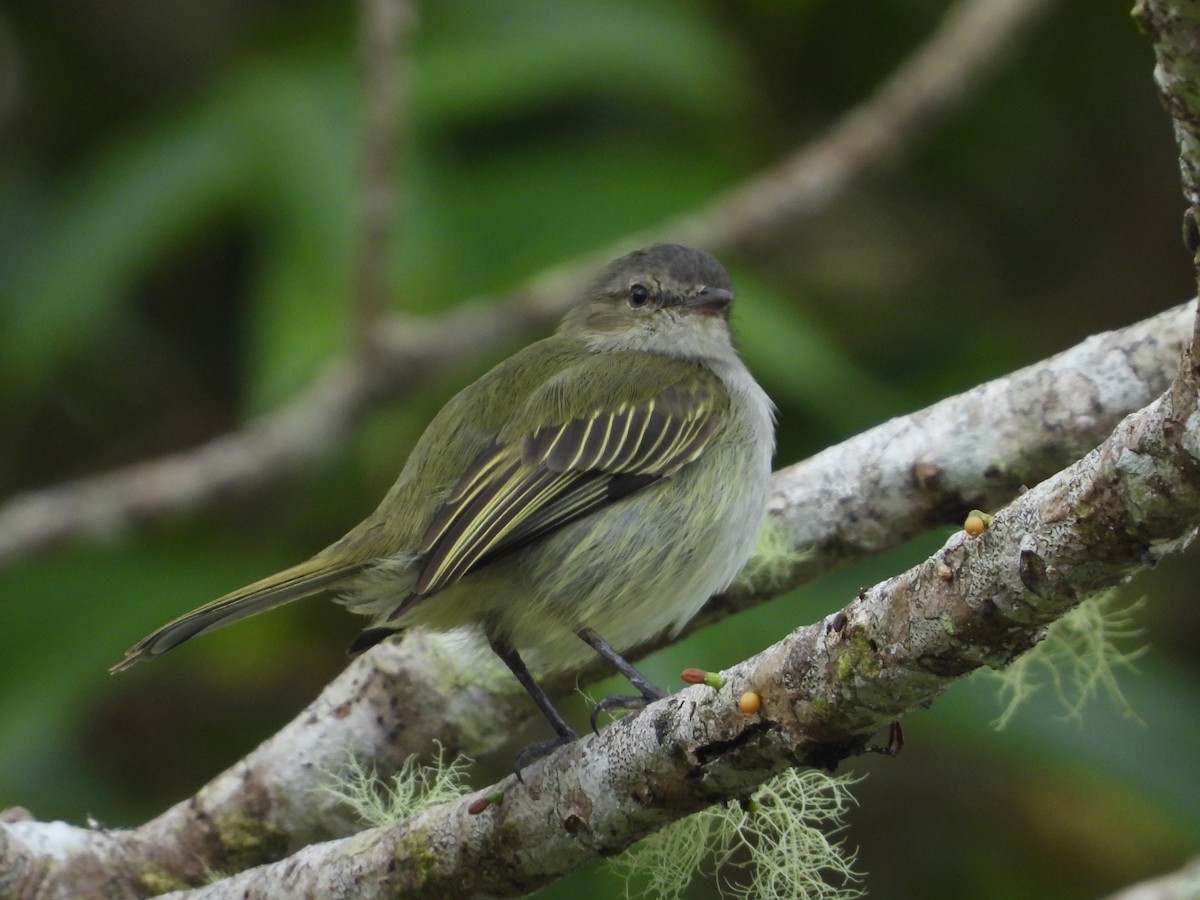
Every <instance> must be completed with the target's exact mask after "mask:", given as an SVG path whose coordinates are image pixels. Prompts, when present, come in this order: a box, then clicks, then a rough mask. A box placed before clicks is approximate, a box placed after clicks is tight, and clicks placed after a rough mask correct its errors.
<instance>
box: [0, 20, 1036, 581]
mask: <svg viewBox="0 0 1200 900" xmlns="http://www.w3.org/2000/svg"><path fill="white" fill-rule="evenodd" d="M379 2H381V3H383V4H384V5H387V4H386V2H385V0H379ZM1048 6H1049V0H963V2H961V3H959V4H958V5H956V6H954V7H952V9H951V11H950V12H949V13H948V14H947V16H946V18H945V19H944V21H943V22H942V23H941V25H940V26H939V27H938V29H937V30H936V31H935V32H934V34H933V35H932V36H931V37H930V38H929V39H928V40H927V41H926V42H925V43H924V44H923V45H922V46H921V47H919V48H918V49H917V50H916V51H914V53H913V54H912V55H911V56H910V57H909V58H908V59H907V60H906V61H905V62H904V63H903V64H902V65H901V66H900V67H899V68H898V69H897V70H896V71H895V72H894V73H893V74H892V76H891V77H890V78H889V79H888V80H887V81H885V82H884V83H883V84H882V85H881V86H880V87H879V89H878V90H877V91H876V92H875V94H874V95H873V96H872V97H871V98H870V99H868V100H867V101H866V102H864V103H863V104H862V105H861V106H859V107H857V108H855V109H853V110H851V111H850V112H848V113H847V114H846V115H845V116H843V117H842V118H841V119H840V120H839V122H838V123H836V124H835V125H834V126H833V127H832V128H831V129H830V131H829V132H828V133H827V134H826V135H825V136H823V137H822V138H819V139H818V140H816V141H814V142H813V143H812V144H810V145H808V146H807V147H804V148H801V149H800V150H799V151H798V152H797V153H795V154H793V155H792V156H791V157H788V158H787V159H785V160H783V161H782V162H781V163H779V164H778V165H776V166H775V167H773V168H771V169H769V170H767V171H766V172H763V173H761V174H759V175H758V176H756V177H754V178H752V179H750V180H748V181H747V182H746V183H745V184H743V185H742V186H741V187H739V188H736V189H734V190H733V191H731V192H730V193H729V194H727V195H725V196H724V197H723V198H719V199H718V200H716V201H715V202H714V203H712V204H710V205H709V206H707V207H705V208H704V209H702V210H700V211H698V212H695V213H693V214H690V215H688V216H684V217H682V218H680V219H678V220H676V221H674V222H669V223H667V224H666V225H664V226H661V227H659V228H656V229H653V230H651V231H647V232H645V233H642V234H640V235H637V236H633V237H629V238H627V239H625V240H623V241H621V242H620V243H619V244H617V245H615V246H613V247H609V248H606V249H604V250H602V251H598V252H597V253H594V254H591V255H589V256H587V257H586V258H583V259H580V260H577V261H575V262H573V263H571V264H569V265H564V266H561V267H559V268H556V269H553V270H551V271H549V272H546V273H543V274H541V275H539V276H537V277H535V278H534V279H532V280H530V281H528V282H526V283H525V284H523V285H521V286H519V287H517V288H516V289H514V290H513V291H511V292H509V293H508V294H505V295H503V296H501V297H498V298H494V299H487V298H477V299H476V300H474V301H471V302H468V303H466V304H464V305H463V306H462V307H461V308H459V309H457V310H454V311H452V312H449V313H447V314H444V315H441V316H436V317H424V318H413V317H406V316H391V317H386V318H383V319H381V320H377V319H375V316H374V313H367V312H362V311H360V312H361V319H360V323H361V322H365V321H366V320H367V319H371V320H372V321H376V322H377V324H376V326H375V328H374V331H373V333H372V340H373V341H374V344H373V348H372V350H371V351H370V352H368V353H365V354H357V355H355V357H354V358H352V359H351V358H344V359H339V360H337V361H335V362H334V363H333V364H332V366H331V367H330V371H329V372H327V373H326V374H325V375H323V376H322V377H321V378H319V379H318V380H317V381H316V382H315V383H314V384H313V385H312V386H311V387H310V388H309V389H308V390H306V391H305V392H303V393H302V394H301V395H300V396H299V397H297V398H296V399H295V400H294V401H292V402H291V403H290V404H289V405H288V406H287V407H285V408H284V409H283V410H281V411H279V412H276V413H273V414H270V415H268V416H265V417H264V418H262V419H260V420H258V421H256V422H253V423H251V424H250V425H248V426H247V427H246V428H244V429H243V430H240V431H237V432H234V433H231V434H228V435H224V436H222V437H220V438H217V439H215V440H213V441H211V442H209V443H208V444H205V445H204V446H202V447H199V448H195V449H192V450H188V451H184V452H180V453H176V454H172V455H170V456H167V457H164V458H162V459H158V460H154V461H150V462H144V463H138V464H135V465H133V466H129V467H127V468H124V469H120V470H117V471H114V472H110V473H107V474H103V475H98V476H94V477H91V478H84V479H80V480H78V481H74V482H69V483H66V484H63V485H59V486H56V487H53V488H50V489H47V490H42V491H36V492H31V493H28V494H25V495H17V496H15V497H12V498H10V499H9V500H8V501H7V502H5V503H4V504H3V506H0V566H2V565H4V564H5V563H11V562H13V561H14V560H16V559H19V558H21V557H22V556H25V555H28V554H30V553H33V552H37V551H44V550H48V549H50V548H53V547H56V546H60V545H62V544H64V543H67V542H69V541H74V540H80V539H85V538H87V539H92V540H97V539H99V540H104V539H110V538H111V537H113V535H115V534H120V533H122V532H125V531H128V530H130V529H133V528H137V527H142V526H145V525H146V524H149V523H151V522H153V521H155V520H157V519H161V518H163V517H166V516H169V515H176V514H178V513H180V512H184V511H188V512H191V511H195V510H198V509H200V508H202V507H203V506H205V505H207V504H210V503H213V502H215V501H216V500H218V499H221V498H224V497H226V496H228V495H230V494H232V493H235V492H240V491H246V490H250V489H253V488H256V487H259V486H262V485H264V484H267V483H269V482H271V481H273V480H276V479H280V478H284V477H288V476H290V475H291V474H293V473H295V472H297V471H300V470H302V469H304V468H305V467H307V466H310V465H312V463H313V462H314V461H316V460H318V459H321V458H322V457H324V456H325V455H326V454H327V453H329V452H330V451H331V450H332V449H333V448H335V447H337V446H339V445H341V444H342V443H344V442H345V441H346V440H348V439H349V437H350V436H351V434H352V433H353V432H354V429H355V428H356V427H357V424H358V422H359V420H360V419H361V416H362V414H363V412H364V410H365V409H366V407H367V405H368V404H369V403H375V402H380V401H383V400H385V399H387V398H389V397H392V396H397V395H400V394H401V393H404V392H406V391H411V390H413V389H415V388H417V387H419V385H420V384H421V383H423V382H426V381H427V380H432V379H436V378H438V377H440V376H442V375H444V374H445V373H446V372H448V371H453V370H454V369H455V368H457V367H458V366H460V365H461V364H462V363H463V361H464V360H467V359H470V358H473V357H474V356H476V355H478V354H479V353H480V352H481V351H482V350H483V349H486V348H488V347H494V346H496V345H497V344H499V343H501V342H503V341H512V340H517V339H522V338H527V337H528V336H529V335H530V334H532V333H534V332H536V331H538V330H539V329H543V328H546V327H548V326H549V325H550V324H551V323H552V322H554V321H555V320H557V318H558V317H559V316H561V314H562V312H563V310H564V309H565V307H566V306H567V305H568V304H569V303H570V302H571V300H572V298H574V297H575V296H576V295H577V293H578V291H579V290H580V288H581V285H582V284H583V283H584V282H585V281H586V279H587V278H589V277H590V276H591V275H592V274H593V272H594V271H595V269H596V268H597V267H598V266H599V265H601V264H603V263H605V262H607V261H608V260H609V259H611V258H613V257H614V256H617V255H620V254H621V253H624V252H626V251H627V250H629V249H631V248H632V247H634V246H637V245H640V244H643V243H649V242H651V241H654V240H664V239H670V240H677V241H683V242H686V243H693V244H698V245H700V246H703V247H706V248H708V249H709V250H711V251H712V252H714V253H716V254H718V255H724V254H726V253H729V254H731V255H733V256H734V257H736V256H737V255H738V254H739V253H744V252H745V251H746V250H747V249H748V248H750V247H751V246H752V245H754V244H756V243H757V242H760V241H762V240H763V239H764V238H765V237H766V236H767V235H768V234H769V233H771V232H772V231H774V230H776V229H778V228H781V227H783V226H784V225H785V224H794V223H795V222H796V221H797V220H798V219H799V218H801V217H803V216H812V215H815V214H816V213H818V212H819V211H820V210H821V209H823V208H824V207H825V206H826V205H827V204H828V203H829V202H830V201H831V200H832V199H833V198H834V197H836V196H837V194H838V192H839V191H841V190H843V189H844V188H845V187H846V186H847V185H848V184H849V183H850V182H851V181H852V180H853V179H855V178H861V177H862V176H863V175H864V174H865V173H867V172H869V171H871V170H872V169H876V168H879V167H881V166H884V165H886V164H888V163H890V162H893V161H894V160H895V159H897V158H898V157H899V156H900V155H901V154H902V153H903V152H904V151H905V150H907V149H910V148H911V147H912V146H913V144H915V142H916V140H917V139H918V138H919V137H920V136H922V135H924V134H926V133H928V132H929V131H930V130H931V129H932V127H933V125H934V124H935V123H936V122H937V120H938V119H939V117H941V116H944V115H946V114H948V113H949V112H950V111H952V110H953V109H954V108H956V106H957V104H960V103H961V102H963V100H964V99H965V97H966V95H967V94H968V88H969V87H970V86H973V85H976V84H978V82H979V81H980V79H981V78H982V76H983V74H984V73H986V72H987V71H988V70H989V69H990V68H992V67H994V66H995V65H996V64H997V63H998V62H999V60H1001V59H1003V58H1004V56H1005V53H1006V52H1009V51H1011V50H1012V48H1013V47H1014V46H1015V44H1016V41H1017V40H1018V39H1019V37H1020V35H1021V34H1022V32H1023V29H1024V28H1025V27H1028V26H1029V24H1030V23H1031V22H1033V21H1034V20H1035V18H1036V15H1037V14H1038V13H1040V12H1042V11H1043V10H1045V9H1046V8H1048ZM400 27H401V30H402V29H403V26H400ZM381 77H382V76H381ZM380 143H381V145H382V144H385V143H387V141H386V139H381V140H380ZM364 154H365V155H369V156H370V158H371V159H375V153H374V152H373V151H372V152H371V153H369V154H368V153H367V151H366V150H364ZM385 180H386V175H384V174H381V173H380V172H376V173H374V174H371V175H370V176H368V175H366V174H364V188H363V192H364V199H363V201H362V202H363V204H364V210H363V212H362V214H361V219H362V222H363V225H362V236H361V238H360V250H359V254H360V262H359V263H358V270H359V272H360V275H359V278H360V280H363V279H365V280H366V281H368V282H370V284H371V285H375V282H376V280H377V279H378V278H382V277H383V276H382V275H380V274H370V275H368V274H366V273H367V272H371V273H376V272H377V267H378V266H379V265H381V264H382V262H381V260H382V257H380V256H379V253H380V252H381V251H380V250H379V249H378V242H379V241H380V240H382V238H380V236H379V235H380V233H381V231H380V229H381V225H380V223H379V222H377V221H376V218H375V214H374V213H369V212H368V211H367V210H366V208H365V207H366V206H367V205H370V206H371V208H372V209H375V206H374V204H375V202H376V199H378V198H380V197H383V198H386V203H384V202H383V201H382V200H381V201H380V208H382V207H383V206H385V205H390V204H391V203H392V201H391V199H390V195H389V193H388V191H387V188H386V187H379V186H380V185H382V184H383V182H384V181H385ZM389 183H390V182H389ZM370 185H374V187H372V186H370ZM377 187H379V190H382V191H383V193H382V194H381V193H379V191H378V190H376V188H377ZM367 195H369V198H368V196H367ZM370 198H376V199H370ZM368 221H370V222H375V224H374V225H368V224H366V223H367V222H368ZM368 234H370V235H373V236H372V237H370V238H368V237H367V235H368ZM368 247H372V248H375V249H370V250H368V249H367V248H368ZM368 255H369V258H370V259H371V260H372V261H371V262H370V264H368V263H366V262H364V261H363V258H364V257H366V256H368ZM359 290H361V291H365V293H363V294H362V296H364V297H367V296H374V295H375V293H376V292H377V291H378V290H380V288H378V286H375V287H370V286H368V287H360V288H359ZM375 302H376V301H375V300H364V301H363V304H364V305H369V306H374V304H375ZM364 361H368V362H369V368H368V367H367V366H365V365H364ZM376 391H378V393H376ZM297 431H298V432H299V433H300V434H301V435H302V436H303V437H304V438H305V439H303V440H293V439H292V438H293V435H294V434H295V433H296V432H297Z"/></svg>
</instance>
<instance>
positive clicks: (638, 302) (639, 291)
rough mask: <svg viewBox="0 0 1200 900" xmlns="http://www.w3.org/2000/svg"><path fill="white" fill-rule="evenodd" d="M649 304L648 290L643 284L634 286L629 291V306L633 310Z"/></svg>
mask: <svg viewBox="0 0 1200 900" xmlns="http://www.w3.org/2000/svg"><path fill="white" fill-rule="evenodd" d="M649 302H650V289H649V288H648V287H646V286H645V285H644V284H635V285H634V286H633V287H631V288H630V289H629V305H630V306H632V307H634V308H635V309H636V308H637V307H639V306H645V305H646V304H647V303H649Z"/></svg>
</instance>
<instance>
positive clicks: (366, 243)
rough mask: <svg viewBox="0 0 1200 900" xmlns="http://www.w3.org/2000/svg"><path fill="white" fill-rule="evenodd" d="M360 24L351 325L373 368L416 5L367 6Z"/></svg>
mask: <svg viewBox="0 0 1200 900" xmlns="http://www.w3.org/2000/svg"><path fill="white" fill-rule="evenodd" d="M361 18H362V26H361V32H360V34H361V37H360V42H359V54H360V57H361V59H360V63H361V70H362V76H361V78H362V93H363V111H362V115H363V125H362V148H361V152H360V158H359V166H360V172H359V195H358V210H357V214H358V221H357V231H358V234H357V247H356V252H355V259H354V291H353V316H352V321H353V324H354V346H355V348H356V352H357V353H358V354H360V355H361V356H362V357H363V358H364V359H366V360H367V361H368V362H369V360H370V357H371V355H372V353H373V347H374V341H373V335H374V333H375V329H376V327H377V325H378V322H379V320H380V319H381V318H382V316H383V313H384V310H385V309H386V308H387V299H388V289H389V286H390V279H389V278H388V273H389V270H390V266H389V261H390V259H391V249H392V244H393V232H394V231H395V229H396V225H397V216H396V209H397V196H398V189H397V184H398V178H397V172H398V170H399V165H400V155H401V142H400V131H401V122H402V121H403V118H404V115H403V107H404V97H405V90H404V43H405V39H406V38H407V37H408V35H409V33H410V31H411V28H412V19H413V9H412V4H411V3H410V2H408V0H363V3H362V16H361Z"/></svg>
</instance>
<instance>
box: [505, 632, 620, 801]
mask: <svg viewBox="0 0 1200 900" xmlns="http://www.w3.org/2000/svg"><path fill="white" fill-rule="evenodd" d="M488 643H489V644H491V646H492V650H493V651H494V652H495V654H496V655H497V656H498V657H500V658H501V659H502V660H504V664H505V665H506V666H508V668H509V670H510V671H511V672H512V673H513V675H515V676H517V681H519V682H521V687H523V688H525V691H526V693H528V694H529V696H530V697H532V698H533V702H534V703H536V704H537V705H538V709H540V710H541V711H542V715H544V716H545V717H546V719H547V720H548V721H549V722H550V725H551V727H552V728H553V729H554V731H555V733H556V734H557V735H558V737H556V738H554V739H552V740H549V741H538V742H537V743H536V744H530V745H529V746H528V747H526V748H525V749H524V750H522V751H521V752H520V753H518V754H517V758H516V761H515V763H514V767H515V768H516V774H517V780H518V781H520V780H521V770H522V769H523V768H525V766H527V765H528V764H529V763H531V762H533V761H534V760H536V759H540V758H541V757H543V756H545V755H546V754H547V753H550V752H551V751H553V750H557V749H558V748H559V747H564V746H566V745H567V744H569V743H571V742H572V741H574V740H576V738H578V735H577V734H575V732H574V731H572V730H571V726H570V725H568V724H567V721H566V719H564V718H563V717H562V714H561V713H559V711H558V710H557V709H555V707H554V704H553V703H551V702H550V698H549V697H547V696H546V692H545V691H543V690H542V688H541V685H539V684H538V683H537V682H536V681H534V680H533V676H532V675H530V674H529V669H528V668H526V666H525V661H524V660H522V659H521V656H520V654H518V653H517V651H516V648H515V647H513V646H512V645H511V644H509V643H508V642H507V641H503V640H500V639H499V638H496V637H493V636H492V635H490V634H489V635H488ZM626 665H628V663H626Z"/></svg>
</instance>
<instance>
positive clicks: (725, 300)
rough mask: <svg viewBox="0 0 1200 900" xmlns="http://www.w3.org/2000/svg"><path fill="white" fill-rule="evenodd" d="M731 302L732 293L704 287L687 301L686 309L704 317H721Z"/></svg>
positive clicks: (722, 289) (721, 289)
mask: <svg viewBox="0 0 1200 900" xmlns="http://www.w3.org/2000/svg"><path fill="white" fill-rule="evenodd" d="M732 302H733V292H732V291H727V290H725V289H724V288H710V287H706V288H704V289H702V290H701V291H700V292H699V293H697V294H696V295H695V296H694V297H692V298H691V299H689V300H688V302H687V307H688V309H691V310H694V311H695V312H698V313H702V314H703V315H706V316H723V315H725V313H726V311H727V310H728V309H729V304H731V303H732Z"/></svg>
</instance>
